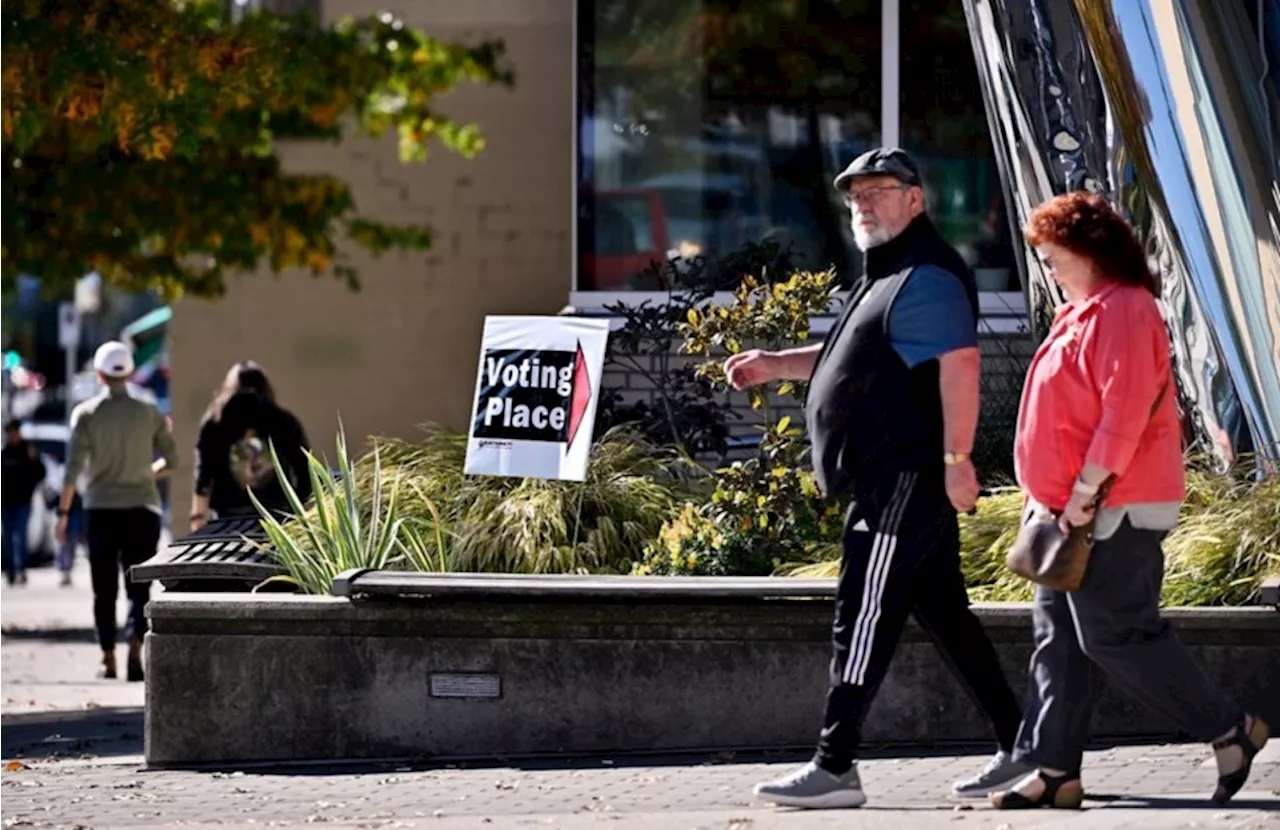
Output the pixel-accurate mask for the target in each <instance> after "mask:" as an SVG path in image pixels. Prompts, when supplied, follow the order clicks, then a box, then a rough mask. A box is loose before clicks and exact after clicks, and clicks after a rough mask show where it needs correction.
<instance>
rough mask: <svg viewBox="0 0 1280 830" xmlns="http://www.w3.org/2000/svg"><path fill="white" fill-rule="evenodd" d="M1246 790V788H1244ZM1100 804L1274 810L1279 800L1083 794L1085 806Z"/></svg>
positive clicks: (1151, 807) (1207, 796)
mask: <svg viewBox="0 0 1280 830" xmlns="http://www.w3.org/2000/svg"><path fill="white" fill-rule="evenodd" d="M1245 789H1246V790H1247V789H1248V787H1246V788H1245ZM1091 801H1092V802H1095V803H1097V802H1101V803H1102V804H1106V805H1107V806H1108V807H1135V808H1137V807H1140V808H1143V809H1152V810H1214V811H1218V812H1221V811H1225V810H1275V809H1276V808H1277V807H1278V806H1280V800H1278V799H1274V798H1252V799H1250V798H1234V799H1232V800H1231V801H1230V802H1228V803H1227V804H1214V803H1213V802H1212V801H1210V800H1209V794H1208V793H1205V795H1204V797H1203V798H1196V797H1195V796H1190V795H1106V794H1099V793H1085V796H1084V803H1085V806H1088V805H1089V802H1091Z"/></svg>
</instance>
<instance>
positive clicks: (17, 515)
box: [0, 419, 46, 585]
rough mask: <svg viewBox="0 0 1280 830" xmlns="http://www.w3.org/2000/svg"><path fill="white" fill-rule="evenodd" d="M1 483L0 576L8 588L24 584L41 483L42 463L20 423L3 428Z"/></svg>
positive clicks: (14, 422) (12, 421)
mask: <svg viewBox="0 0 1280 830" xmlns="http://www.w3.org/2000/svg"><path fill="white" fill-rule="evenodd" d="M0 456H2V457H3V460H4V479H3V481H0V503H2V505H3V506H2V507H0V511H2V512H3V515H0V523H2V524H3V525H4V575H5V578H6V579H7V580H8V581H9V584H10V585H12V584H13V583H14V582H18V583H20V584H22V585H25V584H27V532H28V525H30V524H31V501H32V499H34V498H35V494H36V488H37V487H39V486H40V482H42V481H44V478H45V472H46V471H45V468H44V462H43V461H41V460H40V453H39V452H37V450H36V447H35V445H34V444H32V443H31V442H29V441H27V440H26V439H25V438H23V437H22V422H21V421H19V420H17V419H14V420H11V421H9V422H8V423H7V424H5V425H4V450H3V451H0Z"/></svg>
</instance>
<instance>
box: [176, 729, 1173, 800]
mask: <svg viewBox="0 0 1280 830" xmlns="http://www.w3.org/2000/svg"><path fill="white" fill-rule="evenodd" d="M1160 742H1161V741H1158V740H1154V741H1153V740H1152V739H1151V738H1143V739H1128V740H1126V739H1123V738H1121V739H1115V738H1098V739H1096V740H1095V741H1092V742H1091V743H1090V744H1089V746H1088V747H1087V749H1089V750H1099V749H1108V748H1111V747H1119V746H1145V745H1148V744H1152V743H1160ZM993 751H994V748H993V747H991V746H979V745H975V744H972V743H939V744H936V745H932V746H919V745H907V744H898V745H893V746H864V747H863V748H862V750H861V751H860V752H859V758H861V759H862V760H867V761H870V760H876V759H909V758H955V757H956V756H972V757H974V759H975V762H977V761H980V760H981V759H985V758H987V757H989V756H990V755H991V753H992V752H993ZM812 757H813V749H812V748H811V747H796V748H793V749H770V750H734V751H729V750H723V751H721V750H714V749H708V750H702V751H696V750H690V751H687V752H665V753H631V754H627V753H611V754H596V755H552V754H547V755H525V756H520V757H497V758H494V757H488V758H460V757H449V758H441V757H436V758H432V757H417V758H363V759H350V760H341V759H335V760H326V761H288V762H282V761H274V762H273V761H258V762H252V763H240V764H237V763H218V764H182V765H173V766H168V767H167V768H170V769H184V770H191V771H197V772H215V773H226V772H232V771H246V772H252V773H253V774H254V775H267V776H269V775H283V776H304V775H317V776H325V775H377V774H381V775H385V774H387V773H389V772H425V771H430V770H440V769H457V770H467V769H473V770H484V769H512V770H522V771H526V772H536V771H543V772H546V771H561V770H588V769H628V768H648V767H687V766H711V765H719V764H802V763H804V762H805V761H808V760H809V759H811V758H812ZM158 768H166V767H158ZM1089 797H1090V798H1092V797H1093V796H1089ZM1108 798H1112V796H1106V795H1103V796H1099V797H1098V800H1106V799H1108ZM1115 798H1119V796H1115Z"/></svg>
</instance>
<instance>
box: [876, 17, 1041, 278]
mask: <svg viewBox="0 0 1280 830" xmlns="http://www.w3.org/2000/svg"><path fill="white" fill-rule="evenodd" d="M901 3H902V7H901V9H902V11H901V20H902V55H901V58H900V60H901V79H902V80H901V90H902V93H901V95H902V97H901V110H902V115H901V130H902V146H903V147H904V148H905V149H906V150H907V151H908V152H909V153H911V154H912V155H913V156H914V157H915V158H916V161H917V162H918V163H919V164H920V168H921V174H922V175H923V177H924V179H925V193H926V197H927V199H928V204H929V212H930V214H931V215H932V216H933V219H934V221H935V222H936V223H937V225H938V228H939V230H940V231H941V232H942V234H943V236H945V237H946V238H947V240H948V241H949V242H950V243H951V244H952V245H955V246H956V248H957V249H958V250H959V251H960V253H961V255H963V256H964V258H965V261H966V262H968V263H969V267H970V268H972V269H973V272H974V276H975V278H976V279H977V281H978V288H979V289H980V290H983V291H1021V286H1020V285H1019V279H1018V274H1017V269H1016V268H1015V267H1014V259H1013V258H1014V255H1015V254H1014V245H1013V239H1012V231H1011V228H1010V226H1009V220H1008V218H1007V216H1006V212H1005V206H1004V193H1003V190H1002V189H1001V186H1000V174H999V170H998V168H997V167H996V161H995V153H994V151H993V150H992V146H991V135H990V132H989V131H988V127H987V116H986V110H985V107H984V105H983V100H982V88H981V86H979V83H978V73H977V67H976V66H975V64H974V57H973V46H972V44H971V42H970V39H969V29H968V25H967V24H966V22H965V14H964V4H963V3H959V2H956V0H901Z"/></svg>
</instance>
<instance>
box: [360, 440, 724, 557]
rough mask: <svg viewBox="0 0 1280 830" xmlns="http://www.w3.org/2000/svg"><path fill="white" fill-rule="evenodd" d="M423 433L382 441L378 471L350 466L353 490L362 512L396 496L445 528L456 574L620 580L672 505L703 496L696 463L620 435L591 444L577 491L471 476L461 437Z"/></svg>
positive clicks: (408, 516) (405, 507) (407, 510)
mask: <svg viewBox="0 0 1280 830" xmlns="http://www.w3.org/2000/svg"><path fill="white" fill-rule="evenodd" d="M423 430H424V432H423V435H422V437H421V438H419V439H418V440H416V441H406V440H402V439H394V438H387V439H381V440H380V441H379V442H378V448H379V456H378V458H379V459H380V461H381V463H380V464H375V463H372V462H373V459H371V458H369V457H366V458H365V459H363V460H362V461H361V462H359V463H358V464H357V465H356V467H355V470H354V476H353V479H354V482H355V491H356V493H357V494H359V497H358V501H359V502H360V503H361V504H363V505H368V503H369V501H370V499H371V494H372V493H374V492H375V491H376V489H377V488H378V487H379V486H380V487H383V488H385V487H392V488H395V489H396V490H397V492H398V493H399V500H398V502H397V504H396V508H397V513H398V515H399V516H401V517H403V518H404V519H405V520H406V521H421V522H424V523H425V524H426V525H427V526H429V527H439V526H441V525H443V526H445V527H447V528H449V530H450V539H449V543H450V544H449V552H448V565H449V568H450V569H451V570H455V571H479V572H506V573H584V572H592V573H626V572H628V571H629V570H630V569H631V563H632V562H633V561H636V560H639V559H640V557H641V556H642V554H643V551H644V548H645V545H646V544H648V543H649V541H651V540H652V539H653V538H655V537H656V536H657V534H658V531H659V529H660V528H661V527H662V523H663V521H665V520H666V518H667V517H668V516H669V515H671V512H672V511H673V510H674V509H675V507H676V505H677V504H678V503H680V501H682V500H684V499H686V498H690V497H696V496H698V495H702V494H703V491H704V490H705V487H704V482H705V479H706V475H707V474H706V471H705V470H704V469H703V468H702V467H701V466H699V465H698V464H697V463H696V462H694V461H692V460H691V459H689V458H688V457H686V456H684V455H683V454H681V453H679V452H678V451H676V450H673V449H670V448H660V447H656V446H654V445H653V444H651V443H649V442H648V441H646V440H645V439H644V438H642V437H641V436H640V435H638V434H637V433H635V432H632V431H629V430H627V429H625V428H621V427H620V428H615V429H613V430H610V431H609V432H607V433H606V434H604V435H603V436H601V437H600V438H599V439H597V441H596V442H595V444H594V445H593V447H592V450H591V458H590V461H589V463H588V466H587V480H586V481H585V482H582V483H578V482H568V481H548V480H540V479H515V478H501V477H496V476H467V475H464V474H463V462H464V460H465V458H466V436H465V435H464V434H462V433H460V432H455V431H453V430H449V429H446V428H444V427H441V426H439V425H434V424H428V425H426V426H425V427H424V428H423Z"/></svg>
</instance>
